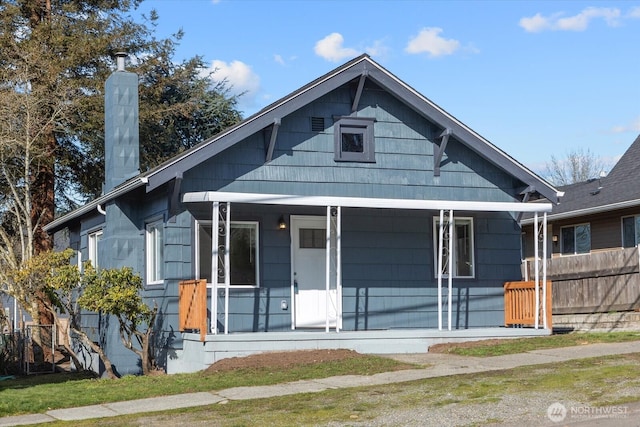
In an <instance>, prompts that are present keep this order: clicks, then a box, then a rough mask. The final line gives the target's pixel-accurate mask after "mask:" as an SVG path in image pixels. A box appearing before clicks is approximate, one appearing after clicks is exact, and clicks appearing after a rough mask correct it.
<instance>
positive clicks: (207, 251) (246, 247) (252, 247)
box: [196, 221, 260, 287]
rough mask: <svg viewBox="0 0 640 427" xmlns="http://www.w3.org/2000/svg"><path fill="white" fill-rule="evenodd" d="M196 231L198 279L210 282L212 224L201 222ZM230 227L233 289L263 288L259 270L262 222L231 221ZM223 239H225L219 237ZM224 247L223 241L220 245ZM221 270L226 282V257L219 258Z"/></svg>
mask: <svg viewBox="0 0 640 427" xmlns="http://www.w3.org/2000/svg"><path fill="white" fill-rule="evenodd" d="M196 228H197V231H196V236H197V237H196V275H197V278H198V279H206V280H207V282H208V283H211V251H212V246H211V245H212V241H213V239H212V227H211V221H198V222H197V227H196ZM229 228H230V232H231V235H230V242H229V246H230V252H229V264H230V265H229V271H230V274H231V277H230V284H231V286H238V287H258V286H260V269H259V265H260V263H259V252H260V249H259V248H260V245H259V223H258V222H257V221H232V222H231V224H229ZM220 239H224V237H223V236H220ZM220 246H221V247H224V241H221V242H220ZM218 270H219V271H220V274H221V278H220V280H219V283H223V282H224V281H223V277H224V276H223V275H224V256H223V254H220V256H219V257H218Z"/></svg>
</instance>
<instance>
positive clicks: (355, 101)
mask: <svg viewBox="0 0 640 427" xmlns="http://www.w3.org/2000/svg"><path fill="white" fill-rule="evenodd" d="M368 75H369V72H368V71H367V70H364V71H363V72H362V74H360V81H359V82H358V89H357V90H356V96H355V97H354V98H353V104H352V105H351V112H352V113H355V112H356V110H357V109H358V104H359V103H360V97H361V96H362V89H364V82H365V80H366V79H367V76H368Z"/></svg>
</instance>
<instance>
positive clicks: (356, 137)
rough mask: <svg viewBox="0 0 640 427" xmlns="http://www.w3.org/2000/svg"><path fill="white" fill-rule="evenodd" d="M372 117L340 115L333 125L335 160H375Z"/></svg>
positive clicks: (370, 161) (369, 161)
mask: <svg viewBox="0 0 640 427" xmlns="http://www.w3.org/2000/svg"><path fill="white" fill-rule="evenodd" d="M374 121H375V120H374V119H373V118H367V117H342V118H340V119H338V121H336V123H335V125H334V134H333V138H334V145H335V158H334V160H335V161H337V162H368V163H373V162H375V161H376V158H375V154H376V150H375V143H374V137H373V123H374Z"/></svg>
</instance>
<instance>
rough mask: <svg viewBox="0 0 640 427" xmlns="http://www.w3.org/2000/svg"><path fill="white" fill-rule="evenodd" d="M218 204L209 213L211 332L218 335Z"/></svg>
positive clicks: (214, 203)
mask: <svg viewBox="0 0 640 427" xmlns="http://www.w3.org/2000/svg"><path fill="white" fill-rule="evenodd" d="M219 215H220V202H213V208H212V211H211V332H213V334H214V335H217V334H218V250H219V248H220V245H219V241H218V240H219V239H218V227H219V226H220V221H219V218H220V216H219Z"/></svg>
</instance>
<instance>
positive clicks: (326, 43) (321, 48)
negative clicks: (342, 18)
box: [314, 33, 359, 62]
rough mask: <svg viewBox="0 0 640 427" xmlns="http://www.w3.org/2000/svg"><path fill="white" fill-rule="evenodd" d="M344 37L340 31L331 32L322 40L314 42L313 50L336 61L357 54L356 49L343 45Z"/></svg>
mask: <svg viewBox="0 0 640 427" xmlns="http://www.w3.org/2000/svg"><path fill="white" fill-rule="evenodd" d="M343 43H344V37H342V34H340V33H331V34H329V35H328V36H326V37H325V38H323V39H322V40H319V41H318V42H316V46H315V48H314V51H315V53H316V55H318V56H320V57H322V58H324V59H326V60H328V61H331V62H338V61H340V60H343V59H345V58H351V57H353V56H357V55H358V53H359V52H358V51H357V50H356V49H353V48H350V47H344V46H343V45H342V44H343Z"/></svg>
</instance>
